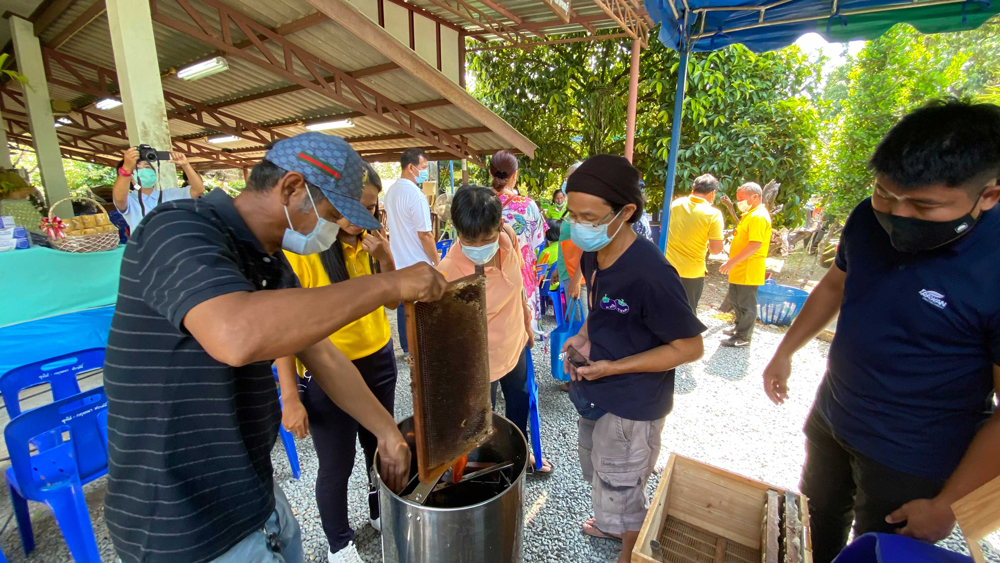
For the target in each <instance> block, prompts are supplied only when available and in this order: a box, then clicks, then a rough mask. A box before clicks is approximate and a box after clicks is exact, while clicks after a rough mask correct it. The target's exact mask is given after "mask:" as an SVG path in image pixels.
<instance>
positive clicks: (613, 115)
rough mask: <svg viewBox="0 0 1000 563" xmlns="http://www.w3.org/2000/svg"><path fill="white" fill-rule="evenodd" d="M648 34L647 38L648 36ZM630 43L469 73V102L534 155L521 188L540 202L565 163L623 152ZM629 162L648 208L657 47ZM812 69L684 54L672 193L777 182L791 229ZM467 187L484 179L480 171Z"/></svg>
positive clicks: (658, 170)
mask: <svg viewBox="0 0 1000 563" xmlns="http://www.w3.org/2000/svg"><path fill="white" fill-rule="evenodd" d="M653 35H654V36H655V33H654V34H653ZM630 50H631V42H630V41H628V40H606V41H590V42H580V43H568V44H562V45H552V46H545V47H537V48H535V49H534V50H532V51H531V52H527V51H522V50H517V49H513V50H501V51H484V52H481V53H479V54H477V55H474V56H473V57H472V59H471V61H470V64H469V68H470V70H471V72H473V73H474V75H475V85H474V89H473V94H474V95H476V96H477V97H478V98H479V99H480V100H482V101H483V102H484V103H485V104H486V105H487V106H489V107H490V108H491V109H493V110H494V111H495V112H497V113H498V114H499V115H500V116H501V117H503V118H504V119H506V120H507V121H508V122H509V123H511V125H513V126H514V127H515V128H517V129H518V130H519V131H521V132H522V133H524V134H525V135H526V136H527V137H528V138H529V139H531V140H532V141H533V142H535V143H536V144H537V145H538V150H537V151H536V155H535V158H534V159H533V160H531V161H528V160H527V159H524V160H523V161H522V163H521V166H522V172H521V174H520V178H521V180H520V182H521V185H522V186H523V187H527V189H528V191H529V192H530V193H532V194H533V195H535V196H536V197H537V196H542V197H543V198H547V197H548V193H547V192H549V191H550V190H552V189H554V188H555V187H557V186H558V185H559V184H560V183H561V182H562V180H563V174H564V172H565V169H566V168H567V167H568V166H569V165H570V164H572V163H573V162H575V161H578V160H582V159H584V158H587V157H589V156H592V155H594V154H598V153H612V154H622V153H623V152H624V144H625V110H626V104H627V101H628V74H629V68H628V65H629V54H630ZM640 60H641V63H640V83H639V92H638V106H637V107H638V109H637V125H636V129H637V133H636V141H635V153H634V158H633V160H634V162H635V164H636V167H637V168H639V170H640V171H641V172H643V174H644V179H645V181H646V186H647V187H646V195H647V197H648V199H649V205H648V209H649V210H651V211H655V210H658V209H659V208H660V206H661V204H662V202H663V191H664V183H665V178H666V157H667V152H668V146H669V143H670V134H671V131H670V129H671V122H672V114H673V105H674V92H675V85H676V80H677V71H678V63H679V58H678V55H677V53H676V52H674V51H672V50H669V49H667V48H666V47H664V46H663V45H662V44H660V43H659V42H658V41H652V42H651V43H650V47H649V48H648V49H646V50H644V51H643V52H642V55H641V59H640ZM820 68H821V67H820V64H819V63H815V62H810V61H809V60H808V59H807V58H806V57H805V56H804V55H803V54H802V53H801V51H800V50H799V49H797V48H794V47H792V48H789V49H786V50H784V51H781V52H777V53H766V54H761V55H757V54H754V53H751V52H750V51H749V50H747V49H745V48H743V47H741V46H733V47H729V48H726V49H724V50H721V51H716V52H712V53H697V54H694V55H692V56H691V62H690V68H689V83H688V95H687V101H686V102H685V108H684V123H683V130H682V138H681V143H680V146H681V150H680V153H679V158H678V169H677V181H676V186H677V191H678V192H686V191H687V186H690V184H691V182H692V181H693V180H694V178H695V177H697V176H698V175H700V174H703V173H706V172H710V173H712V174H715V175H716V176H717V177H719V178H720V180H722V182H723V185H724V186H725V189H726V190H727V191H728V192H729V193H730V194H732V193H733V192H734V191H735V188H736V187H737V186H738V185H739V184H740V183H742V182H743V181H749V180H754V181H757V182H760V183H761V184H763V183H764V182H767V181H768V180H771V179H777V180H778V181H780V182H782V192H781V195H780V196H779V199H778V201H779V202H781V203H785V211H784V213H783V214H782V216H781V217H779V219H778V222H779V224H780V223H781V221H788V222H790V223H795V222H797V221H799V220H800V211H799V204H800V203H801V202H803V201H804V200H805V199H806V198H807V197H808V193H809V189H810V187H811V184H810V183H809V171H810V170H811V169H812V168H813V167H812V161H811V157H810V150H811V147H812V146H813V145H814V144H815V142H816V140H817V138H818V131H819V128H818V125H817V124H818V122H819V114H818V111H817V106H816V104H815V101H814V100H815V99H816V98H817V97H818V93H817V92H816V88H817V84H818V82H819V78H820ZM478 174H479V175H478V176H477V179H478V180H480V181H483V180H485V178H484V176H485V174H484V172H482V171H479V172H478Z"/></svg>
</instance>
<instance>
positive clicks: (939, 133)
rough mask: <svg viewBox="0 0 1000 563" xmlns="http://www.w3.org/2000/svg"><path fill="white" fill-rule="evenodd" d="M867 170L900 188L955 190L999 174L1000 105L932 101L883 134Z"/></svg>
mask: <svg viewBox="0 0 1000 563" xmlns="http://www.w3.org/2000/svg"><path fill="white" fill-rule="evenodd" d="M868 168H869V169H871V170H872V171H874V172H876V173H878V174H883V175H885V176H887V177H888V178H889V179H890V180H892V182H893V183H895V184H898V185H899V186H900V187H901V188H903V189H915V188H921V187H926V186H930V185H933V184H944V185H946V186H948V187H949V188H955V187H961V186H965V185H966V184H968V183H969V182H971V181H973V180H977V179H979V178H981V177H983V176H985V175H986V174H991V175H992V176H993V177H994V178H995V177H997V176H1000V106H996V105H993V104H971V103H968V102H964V101H959V100H956V99H954V98H952V99H947V100H937V101H934V102H931V103H930V104H928V105H926V106H924V107H922V108H920V109H918V110H916V111H913V112H911V113H910V114H908V115H906V116H905V117H903V118H902V119H900V120H899V122H898V123H896V125H894V126H893V127H892V129H890V130H889V132H888V133H886V135H885V137H883V138H882V141H881V142H880V143H879V145H878V147H877V148H876V149H875V152H874V154H872V157H871V160H870V161H869V162H868ZM978 187H981V186H978Z"/></svg>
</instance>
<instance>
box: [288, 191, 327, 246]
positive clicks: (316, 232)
mask: <svg viewBox="0 0 1000 563" xmlns="http://www.w3.org/2000/svg"><path fill="white" fill-rule="evenodd" d="M310 192H311V190H310V189H309V187H308V186H307V187H306V195H307V196H309V202H310V203H312V206H313V213H315V214H316V226H315V227H313V230H312V232H310V233H309V234H308V235H304V234H302V233H300V232H298V231H296V230H295V228H294V227H292V219H291V217H289V216H288V206H287V205H286V206H285V219H288V228H287V229H285V236H284V237H282V239H281V248H282V249H284V250H287V251H289V252H291V253H294V254H299V255H303V256H305V255H308V254H318V253H320V252H323V251H324V250H326V249H328V248H330V247H331V246H333V243H334V242H336V241H337V234H338V233H340V225H338V224H336V223H331V222H329V221H327V220H326V219H323V218H322V217H320V216H319V211H317V210H316V202H315V201H313V197H312V193H310Z"/></svg>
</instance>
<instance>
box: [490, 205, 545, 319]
mask: <svg viewBox="0 0 1000 563" xmlns="http://www.w3.org/2000/svg"><path fill="white" fill-rule="evenodd" d="M499 196H500V203H502V204H503V221H504V223H505V224H507V225H510V227H511V228H512V229H514V234H516V235H517V242H518V246H519V247H520V250H521V257H522V258H524V266H522V268H521V277H522V278H524V290H525V292H527V294H528V306H529V307H531V312H532V314H533V315H534V317H535V319H538V317H539V314H538V313H539V311H540V307H539V300H538V274H537V273H536V272H535V266H536V265H537V262H538V253H537V250H538V247H539V246H540V245H541V244H542V243H544V242H545V231H546V230H548V228H549V226H548V224H547V223H546V222H545V218H544V217H543V216H542V212H541V210H540V209H539V208H538V205H537V204H536V203H535V202H534V200H532V199H531V198H530V197H525V196H521V195H508V194H505V193H501V194H499Z"/></svg>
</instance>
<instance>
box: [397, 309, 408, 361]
mask: <svg viewBox="0 0 1000 563" xmlns="http://www.w3.org/2000/svg"><path fill="white" fill-rule="evenodd" d="M396 330H397V331H398V332H399V347H400V348H402V349H403V353H404V354H409V353H410V349H409V348H407V346H406V309H405V308H404V306H403V304H402V303H400V304H399V307H396Z"/></svg>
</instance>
